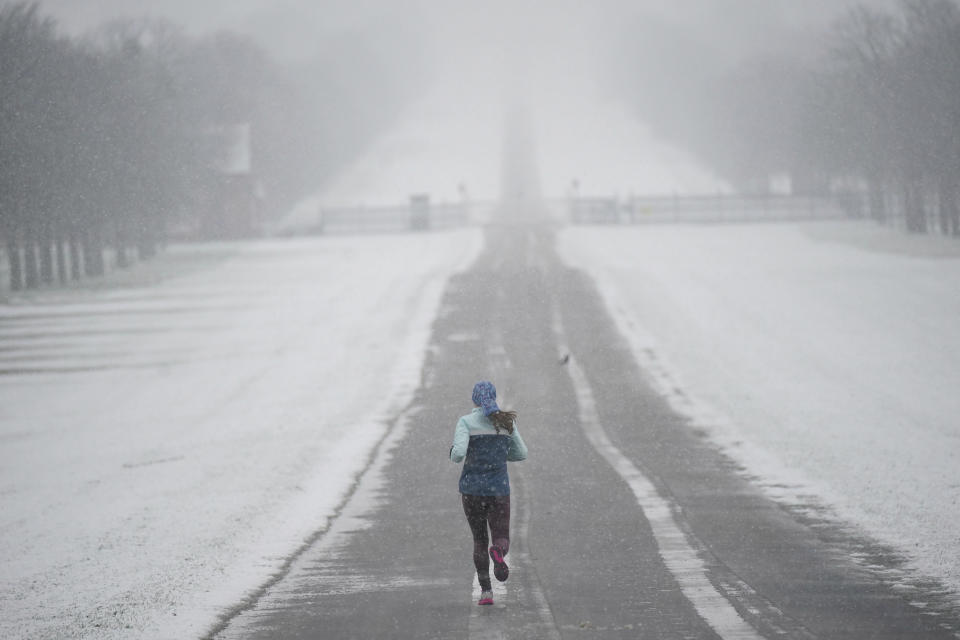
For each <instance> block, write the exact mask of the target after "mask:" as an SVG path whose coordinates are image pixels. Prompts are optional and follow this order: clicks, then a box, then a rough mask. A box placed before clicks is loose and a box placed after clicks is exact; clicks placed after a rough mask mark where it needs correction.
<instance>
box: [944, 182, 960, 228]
mask: <svg viewBox="0 0 960 640" xmlns="http://www.w3.org/2000/svg"><path fill="white" fill-rule="evenodd" d="M943 185H944V186H945V187H946V191H945V192H943V191H941V194H942V195H941V198H942V199H941V200H940V211H941V215H943V216H945V217H946V219H947V231H946V233H947V234H948V235H951V236H960V189H958V188H957V186H958V185H957V179H956V177H955V176H953V175H948V176H944V179H943Z"/></svg>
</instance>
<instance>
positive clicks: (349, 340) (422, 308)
mask: <svg viewBox="0 0 960 640" xmlns="http://www.w3.org/2000/svg"><path fill="white" fill-rule="evenodd" d="M481 244H482V238H481V234H480V232H479V231H478V230H476V229H472V230H460V231H453V232H443V233H431V234H419V235H393V236H368V237H352V238H348V237H338V238H317V239H304V240H288V241H282V242H272V241H267V242H259V243H249V244H235V245H229V246H222V245H221V246H207V247H203V246H194V247H174V248H173V249H171V250H170V252H169V253H168V254H166V255H165V256H162V257H161V258H160V259H159V260H158V262H157V263H156V264H155V265H150V264H147V265H140V266H138V267H137V269H138V270H140V271H139V272H138V273H139V277H140V280H142V281H144V282H143V283H141V284H136V283H135V281H136V279H137V278H136V277H133V278H129V277H128V278H127V281H126V282H125V283H124V285H123V286H114V287H106V288H102V289H99V290H90V289H75V290H70V291H65V292H63V291H61V292H52V291H51V292H46V293H40V294H36V295H34V296H31V297H28V298H23V299H20V300H19V301H16V302H15V303H14V304H9V305H6V306H2V307H0V370H2V375H0V443H2V447H0V637H2V638H30V639H31V640H35V639H39V638H58V639H59V638H111V637H117V638H119V637H137V638H189V637H197V636H198V635H200V634H201V633H202V632H203V631H205V630H206V629H207V628H208V626H209V625H210V624H212V623H213V622H214V621H215V620H216V617H217V615H218V614H220V613H221V612H222V611H223V608H224V607H228V606H233V605H236V604H237V603H238V602H240V601H241V600H242V598H243V597H244V595H245V594H247V593H248V592H249V591H250V590H252V589H254V588H256V587H257V586H259V585H261V584H262V583H263V582H264V581H265V580H266V579H268V578H269V576H270V575H271V574H272V573H273V572H275V571H276V570H277V569H278V568H279V567H280V565H281V563H282V562H283V561H284V559H285V558H286V557H288V556H289V555H290V554H291V553H292V552H293V551H295V550H296V549H297V548H298V546H300V545H301V544H303V542H304V541H305V539H307V538H308V537H309V536H310V534H311V533H313V532H314V531H316V530H317V529H318V528H322V527H324V526H325V524H326V522H327V520H328V518H329V516H330V515H331V514H332V513H333V512H334V510H335V508H336V507H337V505H338V504H339V503H340V502H341V501H342V499H343V497H344V495H345V494H346V492H347V491H348V490H349V488H350V486H351V484H352V483H353V482H354V480H355V475H356V473H357V472H358V471H359V470H360V469H361V468H362V467H363V466H364V465H365V463H366V462H367V460H368V458H369V456H370V454H371V452H372V450H373V448H374V447H375V445H376V443H377V442H378V441H379V440H380V438H381V437H382V436H383V434H384V433H385V430H386V425H387V423H388V421H390V420H391V419H392V418H394V417H396V415H397V414H398V413H399V412H400V411H401V410H402V408H403V407H404V406H405V405H406V404H407V403H408V402H409V401H410V399H411V396H412V393H413V391H414V390H415V389H416V388H417V386H418V385H419V383H420V370H421V364H422V358H423V354H424V351H425V348H426V344H427V340H428V337H429V331H430V327H431V324H432V321H433V318H434V316H435V314H436V309H437V306H438V305H439V301H440V296H441V293H442V289H443V287H444V285H445V284H446V282H447V279H448V278H449V277H450V275H451V274H452V273H454V272H455V271H457V270H460V269H463V268H466V267H467V266H468V265H469V264H470V263H471V262H472V261H473V259H474V258H475V256H476V255H477V254H478V252H479V250H480V247H481ZM170 264H179V265H183V264H198V265H201V266H203V267H204V268H201V269H198V270H195V271H194V272H193V273H183V274H181V275H180V277H172V278H168V279H164V280H162V281H160V282H153V283H149V282H147V281H149V280H153V279H154V276H155V275H156V274H154V273H153V272H152V271H151V270H152V269H159V270H162V269H163V268H164V265H167V266H169V265H170Z"/></svg>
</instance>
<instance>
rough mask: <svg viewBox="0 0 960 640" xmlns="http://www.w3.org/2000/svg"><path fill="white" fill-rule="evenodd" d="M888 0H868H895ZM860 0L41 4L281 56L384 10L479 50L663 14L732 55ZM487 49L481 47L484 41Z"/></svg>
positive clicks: (65, 17)
mask: <svg viewBox="0 0 960 640" xmlns="http://www.w3.org/2000/svg"><path fill="white" fill-rule="evenodd" d="M891 2H892V0H868V2H867V3H868V4H873V5H889V4H891ZM854 3H855V0H803V1H802V2H799V1H797V0H700V1H685V2H674V1H672V0H632V1H631V0H595V1H593V2H585V1H583V0H577V1H575V0H553V1H552V2H549V3H543V2H536V1H534V0H490V1H486V2H470V1H468V0H447V1H445V0H411V1H409V2H404V3H399V2H392V1H390V0H326V1H312V0H232V1H231V2H229V3H222V2H214V1H212V0H164V2H162V3H157V2H152V1H151V0H46V2H44V3H43V4H42V6H43V8H44V9H45V10H46V11H48V12H50V13H51V14H53V15H54V16H55V17H57V19H58V20H59V22H60V23H61V25H62V26H63V27H65V28H66V29H68V30H69V31H71V32H72V33H78V32H82V31H84V30H86V29H89V28H91V27H94V26H96V25H97V24H100V23H102V22H104V21H106V20H109V19H111V18H115V17H119V16H125V17H140V16H143V15H152V16H160V17H165V18H169V19H171V20H173V21H175V22H178V23H180V24H183V25H184V26H186V27H187V28H188V29H190V31H191V32H194V33H202V32H206V31H213V30H217V29H231V30H235V31H239V32H242V33H247V34H251V35H253V36H255V37H256V38H257V40H258V41H260V42H261V43H262V44H263V45H264V46H266V47H267V48H268V49H270V50H271V51H272V52H273V53H274V54H275V55H276V56H277V57H279V58H282V59H298V58H303V57H308V56H310V55H312V54H313V53H314V52H315V51H316V49H317V47H318V41H319V40H320V39H322V38H323V36H324V35H325V34H329V33H335V32H339V31H350V30H357V29H363V27H364V25H366V24H370V23H372V22H375V21H378V20H382V19H393V20H397V19H398V17H399V18H400V20H398V22H397V24H398V28H403V20H408V21H409V24H419V25H420V26H426V27H427V28H428V31H429V32H430V33H431V34H432V37H433V38H435V39H436V41H437V42H438V43H439V44H440V45H442V46H444V47H445V48H446V49H447V50H448V51H451V50H455V51H471V50H475V48H476V46H477V44H478V43H499V44H500V45H501V46H505V47H507V48H534V49H535V48H537V47H538V46H540V47H542V46H543V45H546V46H547V47H549V48H551V49H552V52H553V53H558V52H563V51H566V50H568V48H569V46H570V43H575V44H576V45H577V46H579V47H582V48H585V49H590V50H595V49H596V48H599V47H602V46H603V43H604V40H605V37H604V36H605V33H609V32H610V30H612V29H614V28H616V27H617V25H622V24H625V23H629V21H630V20H633V19H642V17H643V16H644V15H653V16H658V17H661V18H664V19H668V20H670V21H677V22H680V23H683V24H686V25H688V26H689V28H690V30H691V32H692V33H694V34H696V35H697V36H698V37H699V38H702V39H703V40H705V41H708V42H710V43H715V44H717V45H722V46H723V47H724V48H726V50H728V51H729V52H730V53H731V54H732V55H739V54H740V53H742V52H744V51H750V50H756V49H763V48H771V47H777V46H784V45H785V44H786V45H788V46H789V45H790V44H791V43H796V42H798V41H801V42H802V40H803V38H804V37H805V36H806V37H810V34H812V33H815V32H816V30H819V29H823V28H825V27H826V26H827V25H828V24H829V22H830V21H831V20H833V19H834V18H835V17H836V16H837V15H838V14H839V13H840V12H841V11H843V10H844V9H845V8H846V7H847V6H850V5H852V4H854ZM481 49H482V47H481Z"/></svg>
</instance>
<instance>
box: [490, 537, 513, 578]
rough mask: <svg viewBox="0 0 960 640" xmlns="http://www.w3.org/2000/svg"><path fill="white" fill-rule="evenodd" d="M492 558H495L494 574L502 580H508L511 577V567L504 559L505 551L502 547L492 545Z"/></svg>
mask: <svg viewBox="0 0 960 640" xmlns="http://www.w3.org/2000/svg"><path fill="white" fill-rule="evenodd" d="M490 559H491V560H493V575H494V577H496V579H497V580H499V581H500V582H506V581H507V578H509V577H510V567H508V566H507V563H506V561H505V560H504V559H503V551H501V550H500V547H498V546H496V545H494V546H492V547H490Z"/></svg>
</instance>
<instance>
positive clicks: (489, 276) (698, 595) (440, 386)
mask: <svg viewBox="0 0 960 640" xmlns="http://www.w3.org/2000/svg"><path fill="white" fill-rule="evenodd" d="M507 122H508V125H507V127H506V131H507V139H506V140H505V142H504V149H505V150H506V152H505V154H504V162H505V164H504V167H503V169H504V182H503V198H502V202H501V208H500V212H499V217H498V218H497V219H496V220H495V221H494V224H492V225H491V226H490V227H489V228H488V229H487V231H486V249H485V251H484V252H483V253H482V254H481V256H480V257H479V258H478V260H477V261H476V263H475V264H474V266H473V268H472V269H470V270H469V271H467V272H466V273H463V274H461V275H458V276H456V277H454V278H453V279H452V280H451V281H450V283H449V285H448V287H447V289H446V293H445V295H444V298H443V301H442V303H441V312H440V314H439V316H438V318H437V320H436V321H435V323H434V327H433V335H432V338H431V342H430V349H429V356H428V358H427V361H426V364H425V368H424V371H423V373H422V384H421V387H420V388H419V390H418V391H417V393H416V396H415V399H414V401H413V402H412V404H411V405H410V406H409V407H407V409H406V410H404V411H403V412H402V413H401V414H400V415H398V416H397V417H396V421H395V422H394V423H393V425H392V427H391V431H390V433H389V434H388V435H387V436H386V438H385V439H384V440H383V441H382V443H381V444H380V446H379V448H378V451H377V454H376V455H375V457H374V459H373V460H372V461H371V464H370V466H369V467H368V469H367V471H366V472H365V473H364V474H363V476H361V478H360V480H359V482H358V484H357V485H356V487H355V489H354V493H353V495H352V497H351V498H350V500H348V501H347V502H346V504H345V505H344V507H343V509H342V511H341V513H340V515H339V517H338V519H337V520H336V521H335V523H334V524H333V525H332V526H331V527H330V528H329V529H328V530H326V531H325V532H324V533H323V534H322V535H321V536H320V537H319V538H318V540H317V541H316V543H315V544H313V545H312V546H311V547H310V548H308V549H306V550H305V551H304V552H303V553H302V554H300V555H299V556H298V557H297V558H296V559H295V560H294V561H293V563H292V564H291V566H290V569H289V571H288V572H287V573H285V574H284V575H283V576H282V577H280V578H279V580H278V581H276V582H275V583H273V584H271V585H269V586H267V587H266V588H265V589H264V590H263V591H262V592H261V593H260V594H259V595H258V596H257V597H256V598H255V600H254V601H252V602H251V603H249V606H242V607H240V608H239V609H238V612H237V614H236V615H234V616H231V617H229V618H228V619H225V620H224V624H223V626H222V627H218V629H217V630H216V633H215V634H214V635H215V637H216V638H224V639H226V638H231V639H235V638H281V637H282V638H316V637H324V638H361V637H398V638H427V637H430V638H434V637H435V638H587V637H603V638H636V637H644V638H647V637H649V638H780V637H786V638H805V639H806V638H838V637H849V638H884V639H886V638H889V639H891V640H893V639H900V638H906V637H918V638H921V637H922V638H944V639H946V638H953V637H956V636H955V633H956V631H955V629H956V628H957V627H956V626H951V625H955V622H954V621H951V620H946V619H943V618H938V617H935V616H928V615H924V613H923V612H922V611H921V609H919V608H917V607H915V606H913V605H911V604H910V602H909V601H908V599H907V598H905V597H904V596H903V595H901V594H900V593H898V592H897V591H896V590H894V589H892V588H890V586H889V585H886V584H884V583H883V582H882V581H881V580H879V579H878V578H877V577H876V576H875V575H873V574H871V573H870V572H867V571H865V570H864V569H863V567H862V566H861V565H859V564H857V563H855V562H854V561H853V560H852V558H850V557H849V556H847V555H845V554H844V553H843V552H842V549H844V548H845V547H847V546H853V545H854V544H860V545H863V544H865V543H864V541H860V540H857V541H853V540H845V539H844V538H843V534H842V533H841V532H837V531H834V530H831V529H829V528H823V527H821V526H818V523H817V522H815V521H812V520H807V521H802V520H800V519H798V518H797V517H796V516H794V515H792V514H791V513H789V512H788V511H786V510H784V509H782V508H781V507H780V506H779V505H777V504H776V503H774V502H773V501H771V500H770V499H769V498H767V497H765V495H764V494H763V493H762V492H761V491H760V490H759V489H758V488H757V487H755V486H753V485H751V483H750V482H749V481H748V480H747V479H745V478H744V476H743V475H742V474H741V473H739V472H738V469H737V468H736V465H734V464H733V463H732V461H731V460H730V459H728V458H726V457H725V456H724V455H722V454H721V453H719V452H718V450H717V449H716V448H715V447H714V446H712V445H711V444H710V443H709V442H708V441H706V440H705V439H704V437H703V435H702V434H699V433H697V432H696V431H695V430H693V429H691V428H690V425H689V423H688V421H687V419H686V418H685V417H683V416H681V415H678V414H677V413H675V412H674V411H673V410H672V409H671V407H670V405H669V404H668V402H667V400H666V399H665V398H664V397H662V396H661V395H659V394H658V392H657V391H655V390H654V389H652V388H651V387H650V386H649V384H648V382H647V381H646V380H647V379H646V378H645V376H644V374H643V372H642V371H641V370H640V369H639V368H638V365H637V363H636V361H635V360H634V359H633V357H632V354H631V350H630V348H629V346H628V345H627V344H626V343H625V341H624V339H623V336H622V335H620V334H619V332H618V330H617V328H616V325H615V323H614V321H613V320H612V319H611V318H610V317H609V315H608V314H607V312H606V310H605V307H604V304H603V301H602V300H601V298H600V296H599V294H598V293H597V291H596V289H595V287H594V285H593V283H592V282H591V281H590V279H589V278H588V277H587V276H585V275H584V274H583V273H582V272H580V271H577V270H573V269H571V268H568V267H566V266H564V265H563V263H562V261H561V260H560V259H559V257H558V256H557V254H556V249H555V245H554V237H553V232H552V231H551V228H550V225H549V224H542V225H537V224H530V223H531V222H536V221H538V216H539V215H540V213H541V211H542V210H541V209H540V206H539V203H538V201H537V198H536V197H535V194H536V193H537V191H538V185H537V184H536V182H535V176H536V175H537V166H536V162H535V157H536V155H535V152H534V151H533V149H532V148H531V144H532V138H531V137H530V135H529V128H528V127H529V123H528V122H527V123H526V124H525V117H524V116H523V115H522V112H515V113H514V117H513V118H512V119H508V121H507ZM541 221H542V220H541ZM566 356H569V357H566ZM487 378H489V379H492V380H494V381H495V383H496V384H497V386H498V388H499V390H500V393H501V396H502V397H501V400H502V402H501V406H505V407H508V408H514V409H516V410H518V411H519V414H520V417H519V425H520V428H521V430H522V432H523V434H524V438H525V440H526V441H527V443H528V446H529V448H530V457H529V459H528V460H527V461H525V462H523V463H518V464H514V465H512V466H511V476H512V478H513V481H514V492H513V507H514V513H513V528H512V549H511V552H510V555H509V557H508V558H509V560H510V561H511V576H510V580H509V581H508V582H507V583H506V584H505V585H503V586H501V585H499V584H497V583H495V598H496V601H497V604H496V605H495V606H494V607H477V606H476V604H475V603H476V596H477V586H476V584H475V578H474V572H473V566H472V563H471V560H470V549H471V540H470V535H469V531H468V529H467V527H466V523H465V522H464V520H463V516H462V513H461V511H460V505H459V497H458V495H457V493H456V483H457V476H458V474H459V468H458V467H456V466H455V465H452V464H451V463H449V461H448V460H447V457H446V452H447V449H448V447H449V442H450V439H451V437H452V432H453V425H454V423H455V421H456V418H457V417H458V416H459V415H461V414H463V413H465V412H467V411H468V410H469V408H470V407H469V404H470V403H469V391H470V389H471V388H472V385H473V383H474V382H475V381H476V380H479V379H487ZM867 544H868V543H867ZM860 548H861V549H863V548H864V547H863V546H861V547H860ZM868 550H869V549H868ZM874 551H875V553H876V555H877V557H878V558H880V559H879V560H878V561H880V562H882V558H881V556H882V553H883V550H882V549H875V550H874ZM951 629H953V630H951Z"/></svg>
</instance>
